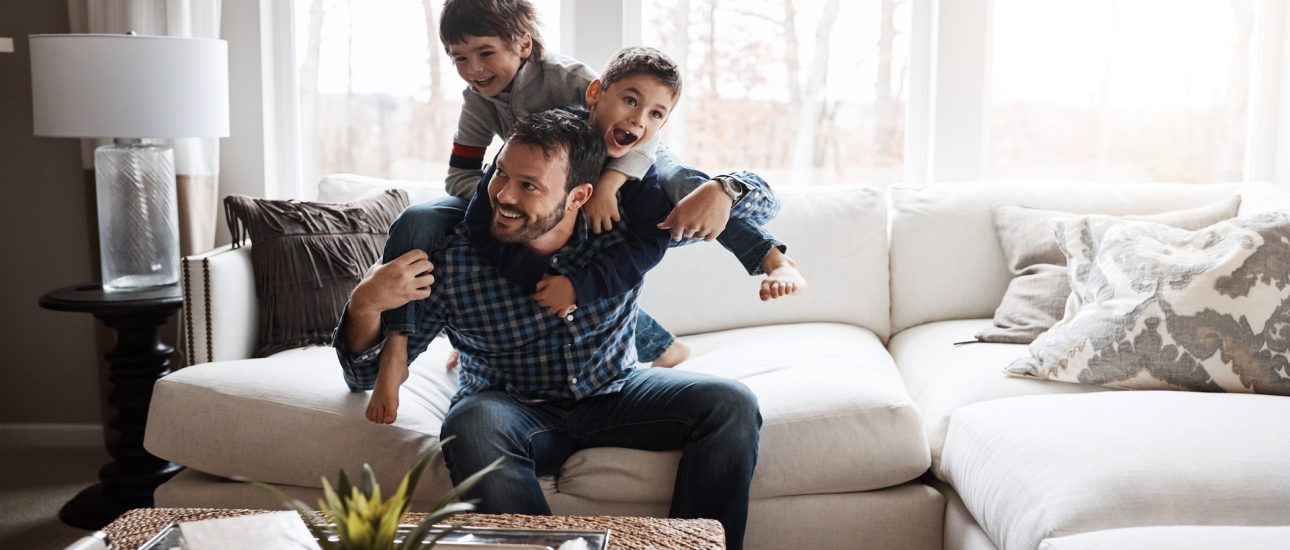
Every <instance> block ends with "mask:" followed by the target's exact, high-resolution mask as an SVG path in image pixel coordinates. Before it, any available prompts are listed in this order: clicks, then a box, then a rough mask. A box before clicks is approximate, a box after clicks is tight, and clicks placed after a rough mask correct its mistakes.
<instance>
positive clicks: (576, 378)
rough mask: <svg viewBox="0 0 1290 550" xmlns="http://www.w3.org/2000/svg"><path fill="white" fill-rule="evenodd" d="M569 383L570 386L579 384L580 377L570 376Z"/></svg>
mask: <svg viewBox="0 0 1290 550" xmlns="http://www.w3.org/2000/svg"><path fill="white" fill-rule="evenodd" d="M569 383H570V384H577V383H578V377H577V376H570V377H569Z"/></svg>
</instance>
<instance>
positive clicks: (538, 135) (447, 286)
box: [333, 111, 761, 548]
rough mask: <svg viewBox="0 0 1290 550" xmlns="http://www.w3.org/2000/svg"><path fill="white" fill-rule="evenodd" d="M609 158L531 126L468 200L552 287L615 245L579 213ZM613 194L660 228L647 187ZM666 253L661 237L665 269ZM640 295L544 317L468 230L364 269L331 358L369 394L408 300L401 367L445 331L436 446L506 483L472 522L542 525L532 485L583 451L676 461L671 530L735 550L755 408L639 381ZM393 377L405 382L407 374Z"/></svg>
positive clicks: (480, 494)
mask: <svg viewBox="0 0 1290 550" xmlns="http://www.w3.org/2000/svg"><path fill="white" fill-rule="evenodd" d="M604 158H605V150H604V143H603V140H602V139H601V138H600V136H598V135H597V134H596V133H595V132H594V131H593V130H592V129H591V128H590V126H588V125H587V124H586V122H584V121H583V120H581V119H580V118H578V117H576V116H574V115H571V114H569V113H564V112H560V111H547V112H543V113H537V114H534V115H531V116H530V117H529V118H528V119H527V120H525V121H523V122H521V123H520V124H518V125H516V126H515V128H514V130H513V131H512V133H511V135H510V136H509V137H508V139H507V142H506V144H505V145H504V146H503V147H502V151H501V153H500V154H499V155H498V158H497V162H496V163H495V166H494V167H493V169H492V170H491V171H490V173H489V174H485V175H484V177H485V178H486V179H487V180H488V186H487V195H488V196H487V197H476V198H475V200H488V201H490V204H492V206H493V212H494V215H493V219H492V223H491V227H490V228H489V230H490V232H491V233H492V234H493V236H495V237H496V238H497V239H498V240H500V241H502V242H504V243H507V245H506V246H509V247H524V248H526V249H527V250H529V251H532V252H533V253H535V254H537V255H540V256H543V257H547V258H549V262H550V263H549V265H550V271H551V272H552V273H554V274H562V273H565V272H567V271H568V270H576V269H579V268H581V267H583V266H585V265H586V264H587V262H589V261H590V260H591V259H593V258H594V257H595V256H596V254H598V253H600V252H601V251H603V250H605V249H607V248H609V247H612V246H616V245H619V244H621V243H622V241H623V236H622V235H621V233H620V232H618V231H612V232H608V233H602V234H599V235H593V234H591V233H590V232H588V230H587V226H586V223H585V221H584V219H583V216H582V213H581V208H582V205H583V204H585V203H586V201H587V199H589V198H590V197H591V193H592V186H591V183H590V182H591V181H594V180H595V178H596V177H597V176H598V175H599V173H600V168H601V163H603V161H604ZM620 192H621V193H622V194H623V195H624V200H628V198H630V200H635V201H641V202H642V203H647V204H656V205H657V206H656V208H654V209H653V210H652V212H653V213H654V215H655V217H656V219H655V221H654V223H657V222H660V221H662V220H663V219H664V218H665V217H666V215H667V212H668V209H669V207H670V205H669V204H668V202H667V200H666V198H665V197H664V195H663V193H662V191H661V190H660V189H659V188H658V186H657V184H654V183H653V181H652V179H650V178H647V180H646V181H644V182H641V181H636V182H632V183H629V184H628V185H625V186H623V188H622V189H621V190H620ZM667 239H668V234H667V233H666V232H665V231H662V230H659V232H658V236H657V243H656V246H657V247H659V251H660V252H659V257H661V256H662V250H663V249H665V248H666V246H667ZM505 256H506V253H505V251H504V252H503V257H502V258H500V261H501V262H502V263H505V262H506V260H507V258H506V257H505ZM432 260H433V262H432ZM432 272H433V273H432ZM436 279H437V282H436ZM432 283H433V285H434V286H433V290H431V284H432ZM639 294H640V286H639V285H637V286H636V287H635V288H633V289H631V290H630V291H629V292H627V293H626V294H623V295H620V296H615V297H611V298H607V299H603V300H598V301H595V302H591V303H588V304H580V306H579V307H578V308H577V309H576V310H575V311H574V312H573V313H572V314H568V315H565V316H563V317H560V316H554V315H551V314H550V313H549V312H548V311H547V309H546V308H544V307H543V306H542V305H540V304H539V303H538V302H536V301H535V300H533V298H532V297H531V296H530V295H529V294H528V293H527V291H526V290H525V289H523V288H521V287H520V286H518V285H515V284H513V283H511V282H509V281H507V280H506V279H505V278H503V277H502V276H501V275H500V274H499V272H498V268H497V267H496V266H495V265H493V264H492V263H489V262H488V261H486V260H485V259H484V258H483V257H482V256H481V255H480V254H479V251H478V250H477V249H476V248H475V247H474V245H472V244H471V241H470V238H469V235H468V231H467V230H466V229H465V227H464V226H462V227H459V228H458V233H457V234H456V235H455V236H454V237H453V239H451V240H450V242H449V244H448V245H447V247H446V248H444V249H443V250H437V251H434V255H433V256H430V257H427V256H426V254H425V253H423V252H421V251H415V250H414V251H412V252H409V253H407V254H404V255H403V256H400V257H399V258H396V259H395V260H394V261H391V262H389V263H386V264H384V265H382V266H379V267H378V268H375V269H373V270H371V271H370V272H369V273H368V274H367V276H365V277H364V279H363V281H362V282H360V283H359V285H358V287H357V288H355V289H354V293H353V294H352V295H351V298H350V303H349V305H348V306H347V308H346V313H345V315H344V316H343V317H342V319H341V324H340V326H339V327H337V329H336V333H335V336H334V339H333V340H334V342H333V343H334V345H335V346H336V351H337V354H338V355H339V356H340V360H341V365H342V368H343V371H344V376H345V381H346V382H347V383H348V384H349V387H350V389H351V390H353V391H364V390H368V389H371V388H372V387H373V385H374V384H375V378H376V377H377V376H378V372H381V371H385V369H386V365H379V366H378V359H377V358H378V356H379V355H380V352H381V349H382V347H383V346H384V345H385V343H386V340H385V335H384V334H383V333H382V329H381V323H380V314H381V312H382V311H386V310H389V309H393V308H396V307H399V306H402V305H403V304H405V303H408V302H410V301H414V300H416V310H417V313H416V315H417V320H418V323H417V328H418V330H417V331H416V332H414V333H413V334H411V335H410V336H409V337H408V339H407V344H406V345H407V347H408V350H407V357H408V360H407V361H408V362H409V363H410V362H411V361H412V360H413V359H415V358H416V356H417V355H418V354H420V353H421V352H422V351H424V350H425V349H426V347H427V346H428V345H429V343H430V341H431V340H432V339H433V338H434V337H435V336H436V335H437V334H439V332H441V331H446V332H447V334H448V337H449V339H450V340H451V341H452V343H453V347H455V348H456V349H457V350H458V351H459V353H460V355H459V359H458V361H459V367H458V380H459V386H460V388H459V390H458V392H457V395H456V396H454V397H453V405H452V407H451V408H450V409H449V411H448V415H447V418H445V419H444V425H443V430H442V434H441V436H442V437H444V438H447V437H449V436H458V437H457V438H456V439H454V440H453V441H452V442H451V443H449V444H448V445H447V447H446V448H445V449H444V456H445V459H446V461H447V464H448V470H449V472H450V473H451V474H452V478H453V482H454V483H459V482H461V481H462V479H464V478H465V477H466V476H468V475H469V474H470V473H472V472H475V471H477V470H479V469H481V468H483V467H484V466H486V465H488V464H489V463H491V462H492V461H493V460H495V459H497V458H498V457H502V458H503V462H502V469H501V470H500V471H497V472H493V473H491V474H489V475H488V476H486V477H485V478H484V479H483V481H482V482H481V483H480V484H479V485H477V486H476V487H475V488H474V489H473V490H472V491H471V494H470V497H471V498H478V499H480V510H481V511H484V512H489V513H523V514H550V513H551V511H550V507H549V506H548V505H547V502H546V499H545V497H544V496H543V493H542V489H541V487H540V486H539V485H538V477H539V476H543V475H555V474H558V473H559V471H560V467H561V465H562V464H563V463H564V461H565V460H566V459H567V458H568V457H569V456H571V455H572V454H573V453H575V452H577V451H579V450H581V449H586V448H591V447H626V448H633V449H644V450H650V451H670V450H680V451H681V453H682V457H681V462H680V465H679V467H678V470H677V478H676V483H675V485H674V489H673V495H672V505H671V511H670V515H671V516H673V517H681V518H713V519H717V520H719V521H721V523H722V525H723V526H724V527H725V529H726V538H727V544H728V546H729V547H730V548H740V547H741V546H742V541H743V531H744V524H745V522H746V520H747V514H748V487H749V484H750V483H751V480H752V473H753V468H754V467H755V465H756V461H757V444H758V430H759V429H760V426H761V415H760V413H759V411H758V406H757V400H756V397H755V396H754V395H753V394H752V392H750V391H749V390H748V388H747V387H745V386H744V385H743V384H742V383H740V382H737V381H733V380H726V379H721V378H716V377H711V376H704V375H699V374H694V373H687V372H682V371H674V370H670V369H636V368H635V365H636V352H635V345H634V341H633V339H634V333H633V329H634V326H635V321H636V315H637V307H636V301H637V298H638V296H639ZM391 342H399V340H398V339H392V340H391ZM394 372H397V373H398V375H399V376H406V375H407V370H406V366H404V368H403V369H400V370H394Z"/></svg>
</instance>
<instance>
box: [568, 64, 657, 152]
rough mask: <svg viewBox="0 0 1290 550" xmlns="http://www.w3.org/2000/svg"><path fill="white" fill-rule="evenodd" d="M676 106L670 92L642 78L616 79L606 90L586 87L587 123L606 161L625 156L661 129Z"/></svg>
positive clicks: (594, 86) (652, 80)
mask: <svg viewBox="0 0 1290 550" xmlns="http://www.w3.org/2000/svg"><path fill="white" fill-rule="evenodd" d="M675 104H676V100H675V98H673V97H672V90H671V89H670V88H668V87H667V86H664V85H663V84H662V83H660V82H659V81H658V80H657V79H655V78H654V77H652V76H649V75H646V74H634V75H630V76H628V77H626V78H622V79H619V80H618V81H617V82H615V83H613V84H610V85H609V87H601V85H600V81H599V80H596V81H593V82H592V83H591V85H590V86H588V87H587V107H588V108H590V109H591V118H589V119H588V122H590V123H591V127H592V128H594V129H595V130H596V132H597V133H599V134H600V135H601V136H603V137H604V140H605V150H606V152H607V153H608V155H609V157H610V158H618V157H621V156H623V155H626V154H627V152H628V151H631V150H632V149H633V148H634V147H636V146H637V145H639V144H641V143H644V142H646V141H648V140H649V138H651V137H653V136H654V134H656V133H658V131H659V130H661V129H662V128H663V124H665V123H666V122H667V117H668V115H670V114H671V113H672V107H673V106H674V105H675Z"/></svg>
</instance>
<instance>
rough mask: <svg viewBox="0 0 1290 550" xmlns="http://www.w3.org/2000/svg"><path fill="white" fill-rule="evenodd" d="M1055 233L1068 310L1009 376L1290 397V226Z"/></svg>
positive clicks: (1107, 223) (1113, 223)
mask: <svg viewBox="0 0 1290 550" xmlns="http://www.w3.org/2000/svg"><path fill="white" fill-rule="evenodd" d="M1054 225H1055V226H1056V231H1057V240H1058V242H1059V244H1060V245H1061V248H1062V251H1063V252H1064V253H1065V255H1066V257H1067V260H1068V262H1069V270H1070V278H1071V286H1072V292H1071V297H1070V303H1069V304H1068V305H1067V309H1066V316H1065V317H1064V318H1063V319H1062V320H1061V321H1059V322H1058V323H1057V324H1056V325H1054V326H1053V328H1052V329H1050V330H1049V331H1048V332H1045V333H1044V334H1042V335H1040V336H1039V338H1036V339H1035V341H1034V343H1032V344H1031V345H1030V352H1031V355H1032V356H1031V357H1028V358H1024V359H1020V360H1017V361H1016V362H1014V363H1013V364H1012V365H1011V366H1009V367H1008V369H1007V371H1008V373H1009V374H1013V375H1017V376H1025V377H1033V378H1045V379H1050V380H1061V381H1065V382H1076V383H1081V384H1093V385H1098V386H1107V387H1115V388H1127V389H1144V390H1145V389H1157V390H1189V391H1213V392H1224V391H1227V392H1243V393H1264V394H1274V395H1290V337H1288V335H1290V216H1287V215H1286V214H1285V213H1283V212H1271V213H1267V214H1260V215H1258V216H1251V217H1241V218H1234V219H1231V220H1227V221H1222V222H1219V223H1216V224H1214V225H1212V226H1210V227H1206V228H1204V229H1202V230H1199V231H1186V230H1182V229H1174V228H1170V227H1168V226H1164V225H1160V224H1154V223H1148V222H1139V221H1125V220H1119V219H1115V218H1110V217H1106V216H1089V217H1083V218H1076V219H1074V220H1059V221H1057V222H1054Z"/></svg>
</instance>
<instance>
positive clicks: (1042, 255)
mask: <svg viewBox="0 0 1290 550" xmlns="http://www.w3.org/2000/svg"><path fill="white" fill-rule="evenodd" d="M1240 205H1241V198H1240V197H1239V196H1233V197H1231V198H1229V199H1226V200H1223V201H1219V202H1216V203H1213V204H1208V205H1204V206H1198V207H1196V208H1188V209H1186V210H1177V211H1173V212H1163V213H1160V214H1149V215H1142V216H1123V217H1122V219H1128V220H1142V221H1149V222H1155V223H1161V224H1165V225H1169V226H1173V227H1178V228H1182V229H1200V228H1202V227H1208V226H1210V225H1213V224H1214V223H1217V222H1219V221H1222V220H1226V219H1228V218H1231V217H1232V216H1235V215H1236V211H1237V208H1239V207H1240ZM1078 216H1079V214H1076V213H1073V212H1059V211H1055V210H1038V209H1034V208H1026V207H1023V206H1000V207H997V208H995V210H994V225H995V231H996V232H997V234H998V237H999V245H1000V246H1001V247H1002V248H1003V256H1004V258H1005V259H1006V260H1007V262H1008V269H1009V270H1010V271H1012V275H1013V277H1012V280H1011V281H1010V282H1009V283H1008V290H1007V291H1006V292H1004V294H1003V299H1002V300H1001V301H1000V302H999V307H998V308H997V309H995V310H994V323H993V325H992V326H990V327H989V328H986V329H983V330H981V332H978V333H977V334H976V338H977V340H980V341H982V342H996V343H1003V344H1029V343H1030V342H1031V341H1033V340H1034V339H1035V337H1036V336H1039V334H1040V333H1041V332H1043V331H1045V330H1048V329H1049V328H1050V327H1052V326H1053V324H1054V323H1056V322H1057V320H1058V319H1061V318H1062V310H1063V308H1064V307H1065V306H1066V297H1067V296H1069V295H1070V285H1069V284H1068V283H1067V281H1066V257H1065V256H1062V252H1061V250H1060V249H1058V247H1057V241H1056V240H1054V239H1052V238H1050V237H1049V236H1050V235H1052V228H1051V226H1050V225H1049V224H1050V223H1051V222H1052V220H1054V219H1064V218H1075V217H1078Z"/></svg>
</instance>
